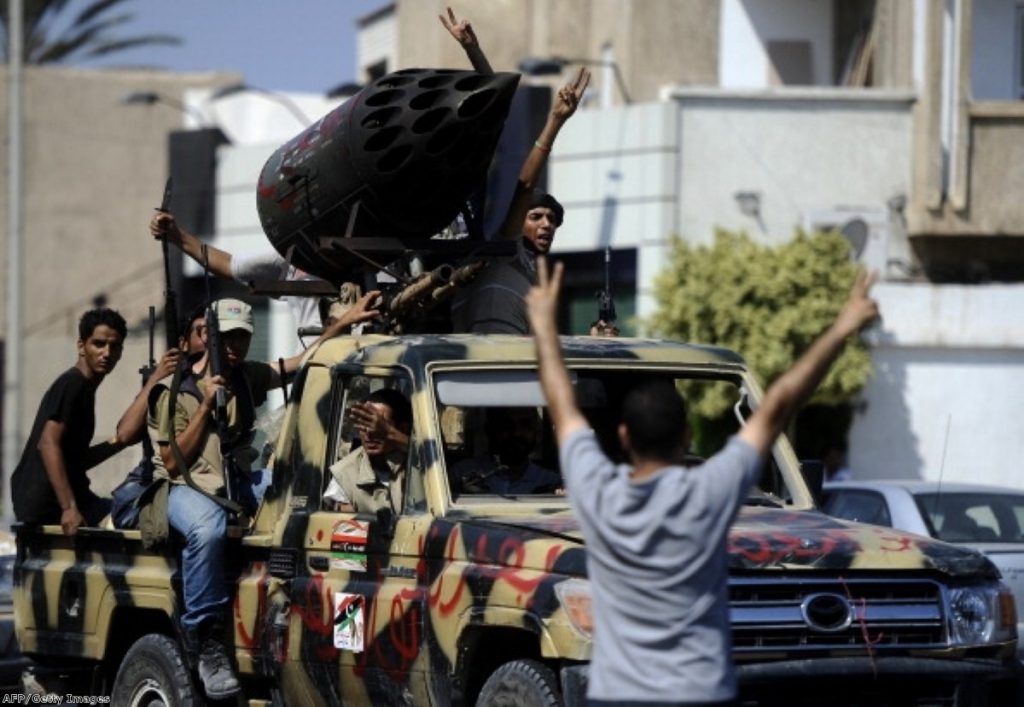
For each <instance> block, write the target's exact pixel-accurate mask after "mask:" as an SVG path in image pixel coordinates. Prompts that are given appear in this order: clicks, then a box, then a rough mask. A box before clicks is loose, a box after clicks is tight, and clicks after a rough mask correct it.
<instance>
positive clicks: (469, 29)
mask: <svg viewBox="0 0 1024 707" xmlns="http://www.w3.org/2000/svg"><path fill="white" fill-rule="evenodd" d="M447 9H448V17H447V18H446V17H445V16H444V15H438V16H437V19H439V20H441V24H442V25H444V28H445V29H446V30H448V32H450V33H451V35H452V36H453V37H455V41H456V42H458V43H459V46H461V47H462V49H463V51H465V52H466V58H467V59H469V63H470V64H471V65H472V66H473V69H474V70H476V71H479V72H480V73H481V74H493V73H494V69H492V68H491V63H490V62H489V61H487V57H486V56H485V55H484V50H483V49H482V48H481V47H480V42H479V40H478V39H477V38H476V32H474V31H473V25H471V24H470V23H469V20H462V21H461V22H460V21H459V20H457V19H455V12H454V11H453V10H452V9H451V8H450V7H449V8H447Z"/></svg>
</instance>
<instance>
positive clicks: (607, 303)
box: [597, 248, 616, 326]
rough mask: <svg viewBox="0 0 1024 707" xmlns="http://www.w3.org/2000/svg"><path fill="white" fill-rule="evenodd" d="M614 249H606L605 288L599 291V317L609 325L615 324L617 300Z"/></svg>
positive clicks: (599, 319)
mask: <svg viewBox="0 0 1024 707" xmlns="http://www.w3.org/2000/svg"><path fill="white" fill-rule="evenodd" d="M611 265H612V249H611V248H605V249H604V289H603V290H601V291H600V292H598V293H597V319H598V321H601V322H604V323H605V324H607V325H608V326H612V325H613V324H615V317H616V315H615V300H613V299H612V285H611Z"/></svg>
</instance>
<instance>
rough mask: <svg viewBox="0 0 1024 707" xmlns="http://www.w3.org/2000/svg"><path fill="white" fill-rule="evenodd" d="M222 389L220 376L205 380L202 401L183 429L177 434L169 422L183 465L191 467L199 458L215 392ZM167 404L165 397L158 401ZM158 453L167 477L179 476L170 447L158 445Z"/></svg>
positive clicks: (222, 381)
mask: <svg viewBox="0 0 1024 707" xmlns="http://www.w3.org/2000/svg"><path fill="white" fill-rule="evenodd" d="M223 387H224V379H223V378H222V377H221V376H213V377H212V378H207V379H206V382H205V389H204V390H203V400H202V402H200V403H199V408H198V409H197V410H196V412H195V414H194V415H193V416H192V418H191V419H190V420H189V421H188V424H187V425H186V426H185V429H184V430H182V431H181V433H180V434H178V433H177V431H176V430H175V425H174V420H170V422H169V424H170V427H171V431H170V433H171V434H173V435H176V436H175V438H174V440H175V442H177V443H178V450H179V451H180V452H181V456H182V459H183V461H184V462H185V464H187V465H189V466H192V464H194V463H195V461H196V459H198V458H199V454H200V453H201V452H202V444H203V440H204V438H205V436H206V428H207V425H208V424H209V422H210V420H211V416H212V414H213V409H214V407H215V406H216V398H217V390H218V389H219V388H223ZM169 395H170V393H169V392H168V393H167V396H169ZM167 402H168V399H167V397H166V396H165V397H164V398H162V399H161V400H160V401H158V404H167ZM159 452H160V458H161V459H162V460H163V463H164V468H165V469H166V470H167V474H168V476H170V477H171V478H172V479H174V478H177V477H178V476H180V475H181V473H182V469H179V468H178V461H177V459H176V458H175V455H174V454H173V453H172V452H171V445H170V444H168V443H166V442H162V443H160V445H159Z"/></svg>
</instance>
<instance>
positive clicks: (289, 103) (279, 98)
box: [209, 83, 313, 128]
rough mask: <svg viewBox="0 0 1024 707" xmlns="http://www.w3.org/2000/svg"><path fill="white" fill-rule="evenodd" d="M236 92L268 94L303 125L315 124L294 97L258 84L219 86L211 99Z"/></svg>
mask: <svg viewBox="0 0 1024 707" xmlns="http://www.w3.org/2000/svg"><path fill="white" fill-rule="evenodd" d="M236 93H257V94H259V95H261V96H266V97H267V98H269V99H270V100H272V101H275V102H276V103H279V104H281V105H282V106H284V107H285V108H286V109H287V110H288V112H289V113H291V114H292V116H293V117H294V118H295V119H296V120H298V121H299V122H300V123H302V127H304V128H308V127H309V126H310V125H312V124H313V121H312V120H310V119H309V116H308V115H306V114H305V113H303V112H302V109H301V108H299V107H298V106H297V105H296V104H295V101H293V100H292V99H290V98H288V96H286V95H284V94H282V93H275V92H274V91H268V90H267V89H265V88H258V87H256V86H250V85H249V84H245V83H236V84H231V85H230V86H223V87H221V88H218V89H217V90H216V91H214V92H213V93H211V94H210V99H209V100H210V101H219V100H220V99H222V98H227V97H228V96H233V95H235V94H236Z"/></svg>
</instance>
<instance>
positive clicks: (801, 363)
mask: <svg viewBox="0 0 1024 707" xmlns="http://www.w3.org/2000/svg"><path fill="white" fill-rule="evenodd" d="M873 283H874V276H873V275H872V276H868V275H867V274H865V273H864V272H861V273H859V274H858V275H857V281H856V283H854V286H853V289H852V290H851V292H850V297H849V299H847V301H846V304H845V305H844V306H843V309H842V311H840V312H839V316H837V317H836V320H835V321H834V322H833V323H832V326H830V327H829V328H828V330H827V331H825V333H824V334H822V335H821V336H820V337H818V339H817V340H816V341H815V342H814V343H813V344H811V347H810V348H809V349H807V351H805V352H804V354H803V355H802V356H801V357H800V358H799V360H797V362H796V363H795V364H793V367H792V368H790V369H789V370H788V371H786V372H785V373H783V374H782V375H781V376H780V377H779V378H778V379H777V380H776V381H775V382H774V383H772V385H771V386H770V387H769V388H768V392H767V393H765V396H764V401H763V402H762V403H761V406H760V407H759V408H758V409H757V410H756V411H755V412H754V414H753V415H751V416H750V419H749V420H747V423H746V424H745V425H744V426H743V429H742V430H740V432H739V436H740V438H741V439H743V440H745V441H746V442H747V443H749V444H750V445H751V446H752V447H754V449H756V450H757V451H758V452H759V453H761V454H766V453H767V452H768V450H769V449H771V447H772V445H773V444H775V439H776V438H777V437H778V436H779V434H780V433H781V432H782V430H783V429H785V427H786V425H787V424H788V423H789V420H790V418H791V417H792V416H793V415H794V414H795V413H796V412H797V411H798V410H799V409H800V408H801V407H802V406H803V405H804V403H806V402H807V400H808V399H809V398H810V397H811V395H812V394H813V393H814V390H815V389H816V388H817V387H818V384H819V383H821V380H822V379H823V378H824V377H825V374H827V373H828V369H829V367H830V366H831V365H832V362H833V361H835V360H836V358H837V357H838V356H839V354H840V353H841V352H842V350H843V346H845V344H846V339H847V337H849V336H850V335H851V334H854V333H856V332H857V331H859V330H860V328H861V327H863V326H864V325H865V324H867V323H868V322H870V321H872V320H873V319H875V318H876V317H878V303H877V302H875V300H873V299H871V297H870V291H871V285H872V284H873Z"/></svg>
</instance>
